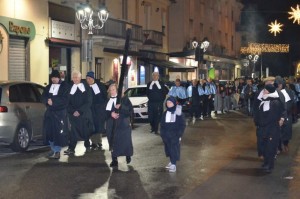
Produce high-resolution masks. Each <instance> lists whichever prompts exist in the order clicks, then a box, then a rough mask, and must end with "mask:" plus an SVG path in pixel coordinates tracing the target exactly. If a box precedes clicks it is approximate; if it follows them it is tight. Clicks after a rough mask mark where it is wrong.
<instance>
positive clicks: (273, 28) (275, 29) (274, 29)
mask: <svg viewBox="0 0 300 199" xmlns="http://www.w3.org/2000/svg"><path fill="white" fill-rule="evenodd" d="M268 26H269V27H270V29H269V32H270V33H274V36H276V34H277V33H280V32H281V31H282V29H281V27H282V26H283V24H281V23H277V20H275V22H271V24H269V25H268Z"/></svg>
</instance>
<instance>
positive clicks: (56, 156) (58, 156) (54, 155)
mask: <svg viewBox="0 0 300 199" xmlns="http://www.w3.org/2000/svg"><path fill="white" fill-rule="evenodd" d="M59 158H60V152H55V153H53V155H51V156H49V159H59Z"/></svg>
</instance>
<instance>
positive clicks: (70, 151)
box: [64, 148, 75, 155]
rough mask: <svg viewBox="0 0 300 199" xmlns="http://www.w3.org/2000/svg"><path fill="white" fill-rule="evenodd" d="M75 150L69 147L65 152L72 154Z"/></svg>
mask: <svg viewBox="0 0 300 199" xmlns="http://www.w3.org/2000/svg"><path fill="white" fill-rule="evenodd" d="M74 153H75V151H74V150H73V149H70V148H68V149H67V150H65V151H64V154H66V155H70V154H74Z"/></svg>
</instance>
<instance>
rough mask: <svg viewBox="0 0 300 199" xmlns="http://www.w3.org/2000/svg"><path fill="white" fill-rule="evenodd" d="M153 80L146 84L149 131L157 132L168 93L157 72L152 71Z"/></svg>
mask: <svg viewBox="0 0 300 199" xmlns="http://www.w3.org/2000/svg"><path fill="white" fill-rule="evenodd" d="M152 78H153V80H152V81H151V82H149V83H148V84H147V97H148V99H149V101H148V117H149V118H148V119H149V122H150V126H151V133H155V134H158V126H159V122H160V118H161V115H162V112H163V103H164V101H165V98H166V95H167V93H168V91H167V89H166V87H165V85H164V84H163V82H162V81H160V80H159V73H158V72H153V73H152Z"/></svg>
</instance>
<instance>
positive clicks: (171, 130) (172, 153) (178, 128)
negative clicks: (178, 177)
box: [160, 96, 186, 172]
mask: <svg viewBox="0 0 300 199" xmlns="http://www.w3.org/2000/svg"><path fill="white" fill-rule="evenodd" d="M166 106H167V110H166V111H165V112H164V113H163V115H162V118H161V125H160V135H161V138H162V140H163V142H164V145H165V153H166V156H167V157H169V158H170V163H169V164H168V165H167V166H166V168H167V169H168V170H169V172H176V161H178V160H179V159H180V140H181V137H182V135H183V133H184V130H185V126H186V124H185V120H184V118H183V116H182V115H181V112H179V111H176V107H177V106H176V99H175V98H174V97H172V96H170V97H169V98H168V99H167V101H166Z"/></svg>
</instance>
